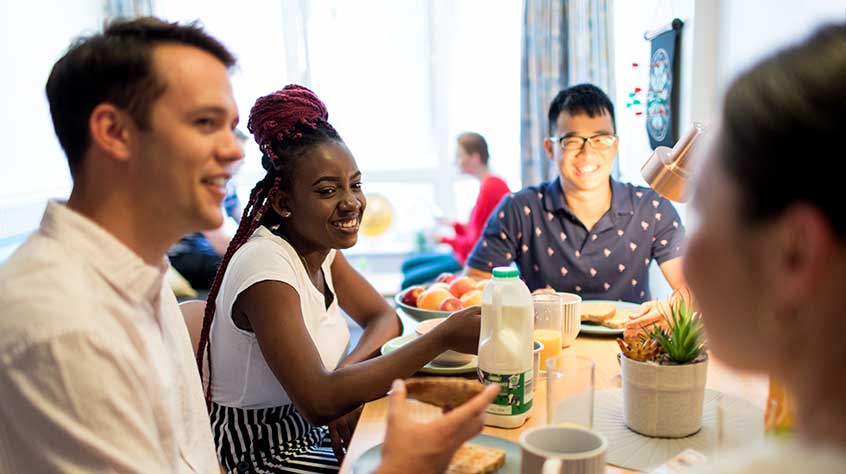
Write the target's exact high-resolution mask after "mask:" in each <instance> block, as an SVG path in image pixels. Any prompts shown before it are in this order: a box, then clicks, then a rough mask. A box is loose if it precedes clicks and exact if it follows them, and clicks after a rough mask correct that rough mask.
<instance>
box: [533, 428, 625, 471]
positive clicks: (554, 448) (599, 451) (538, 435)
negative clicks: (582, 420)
mask: <svg viewBox="0 0 846 474" xmlns="http://www.w3.org/2000/svg"><path fill="white" fill-rule="evenodd" d="M520 449H521V451H522V461H521V462H520V472H521V473H522V474H565V473H566V474H602V473H604V472H605V464H606V462H605V453H606V451H607V450H608V440H607V439H605V437H604V436H602V435H601V434H599V433H596V432H594V431H591V430H588V429H585V428H578V427H573V426H553V425H547V426H537V427H534V428H530V429H528V430H526V431H524V432H523V433H522V434H521V435H520Z"/></svg>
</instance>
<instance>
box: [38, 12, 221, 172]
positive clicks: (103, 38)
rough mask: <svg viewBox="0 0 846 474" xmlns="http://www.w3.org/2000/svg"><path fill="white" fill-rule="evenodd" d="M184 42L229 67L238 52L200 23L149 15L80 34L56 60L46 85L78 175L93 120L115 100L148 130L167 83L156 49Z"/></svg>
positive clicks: (64, 145)
mask: <svg viewBox="0 0 846 474" xmlns="http://www.w3.org/2000/svg"><path fill="white" fill-rule="evenodd" d="M162 43H176V44H184V45H188V46H193V47H196V48H199V49H201V50H203V51H206V52H208V53H209V54H211V55H212V56H214V57H216V58H217V59H218V60H220V62H221V63H223V64H224V65H225V66H226V67H227V68H231V67H232V66H234V65H235V57H234V56H233V55H232V53H230V52H229V50H228V49H226V47H225V46H223V44H222V43H221V42H220V41H218V40H216V39H215V38H213V37H211V36H210V35H209V34H208V33H206V32H205V31H203V29H202V27H201V26H199V25H198V24H197V23H196V22H193V23H188V24H179V23H168V22H165V21H162V20H159V19H158V18H153V17H143V18H137V19H134V20H128V21H127V20H117V21H114V22H111V23H108V24H106V25H105V27H104V28H103V32H102V33H97V34H94V35H90V36H82V37H79V38H77V39H76V40H75V41H74V42H73V43H72V44H71V46H70V48H69V49H68V51H67V52H66V53H65V55H64V56H62V58H61V59H59V60H58V61H57V62H56V64H54V65H53V70H52V71H50V77H49V78H48V79H47V85H46V87H45V89H46V92H47V100H48V101H49V103H50V115H51V116H52V118H53V128H54V129H55V131H56V136H57V137H58V138H59V143H60V144H61V145H62V148H63V149H64V150H65V155H67V158H68V165H69V166H70V170H71V174H72V175H74V174H75V172H76V170H77V168H78V167H79V164H80V163H81V162H82V157H83V156H84V154H85V152H86V150H87V149H88V146H89V130H88V119H89V117H90V115H91V112H92V111H93V110H94V108H95V107H96V106H97V105H98V104H101V103H104V102H109V103H112V104H114V105H115V106H117V107H119V108H122V109H124V110H126V111H128V112H129V114H130V115H131V116H132V118H133V120H134V121H135V122H136V124H137V125H138V126H139V127H140V128H141V129H142V130H143V129H147V128H149V121H150V108H151V107H152V104H153V102H154V101H155V100H156V99H157V98H158V97H159V96H161V94H162V93H163V92H164V90H165V85H164V84H163V83H162V81H161V80H160V79H159V78H157V77H156V75H155V73H154V72H153V49H154V48H155V46H157V45H160V44H162Z"/></svg>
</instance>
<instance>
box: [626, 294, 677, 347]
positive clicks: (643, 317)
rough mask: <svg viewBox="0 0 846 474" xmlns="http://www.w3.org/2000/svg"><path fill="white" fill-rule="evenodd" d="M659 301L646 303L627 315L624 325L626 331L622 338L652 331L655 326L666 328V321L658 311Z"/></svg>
mask: <svg viewBox="0 0 846 474" xmlns="http://www.w3.org/2000/svg"><path fill="white" fill-rule="evenodd" d="M661 303H663V302H659V301H647V302H646V303H643V304H642V305H640V307H639V308H638V309H636V310H634V311H632V312H631V313H630V314H629V322H628V323H626V330H625V332H624V333H623V338H624V339H628V338H630V337H635V336H637V335H639V334H643V333H645V332H646V331H650V330H652V328H653V327H655V325H656V324H657V325H659V326H661V327H664V328H666V327H667V320H666V318H665V317H664V314H663V313H662V312H661V310H660V304H661Z"/></svg>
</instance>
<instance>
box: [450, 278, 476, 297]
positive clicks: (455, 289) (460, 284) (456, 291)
mask: <svg viewBox="0 0 846 474" xmlns="http://www.w3.org/2000/svg"><path fill="white" fill-rule="evenodd" d="M475 289H476V280H474V279H472V278H470V277H466V276H464V277H458V278H456V279H455V280H452V283H450V284H449V291H450V292H451V293H452V294H453V295H455V297H456V298H460V297H461V295H463V294H464V293H467V292H468V291H470V290H475Z"/></svg>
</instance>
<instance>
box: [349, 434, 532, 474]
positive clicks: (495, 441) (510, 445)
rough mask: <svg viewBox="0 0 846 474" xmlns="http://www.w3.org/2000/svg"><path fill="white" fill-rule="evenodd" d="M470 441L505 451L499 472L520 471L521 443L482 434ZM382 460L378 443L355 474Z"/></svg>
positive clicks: (354, 467)
mask: <svg viewBox="0 0 846 474" xmlns="http://www.w3.org/2000/svg"><path fill="white" fill-rule="evenodd" d="M468 443H473V444H479V445H482V446H488V447H491V448H497V449H501V450H503V451H505V464H503V466H502V467H501V468H499V470H498V471H496V472H497V474H519V472H520V459H521V454H520V445H519V444H517V443H515V442H514V441H509V440H507V439H503V438H498V437H496V436H491V435H486V434H480V435H478V436H476V437H475V438H473V439H471V440H470V441H468ZM381 460H382V445H381V444H377V445H376V446H373V447H372V448H370V449H368V450H367V451H365V452H364V454H362V455H361V456H359V457H358V459H356V460H355V462H354V463H353V465H352V471H353V474H369V473H371V472H373V471H375V470H376V468H377V467H378V466H379V462H380V461H381Z"/></svg>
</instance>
